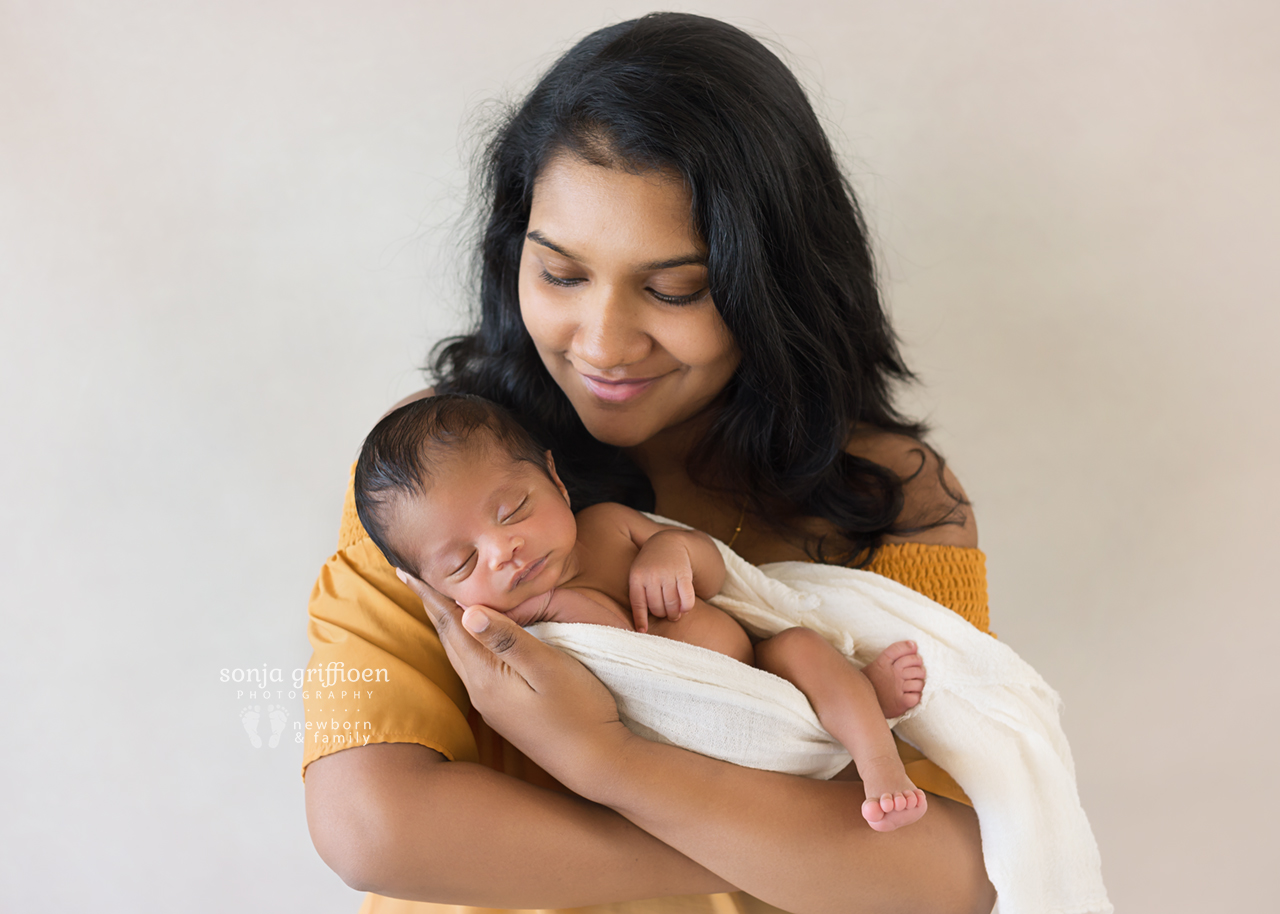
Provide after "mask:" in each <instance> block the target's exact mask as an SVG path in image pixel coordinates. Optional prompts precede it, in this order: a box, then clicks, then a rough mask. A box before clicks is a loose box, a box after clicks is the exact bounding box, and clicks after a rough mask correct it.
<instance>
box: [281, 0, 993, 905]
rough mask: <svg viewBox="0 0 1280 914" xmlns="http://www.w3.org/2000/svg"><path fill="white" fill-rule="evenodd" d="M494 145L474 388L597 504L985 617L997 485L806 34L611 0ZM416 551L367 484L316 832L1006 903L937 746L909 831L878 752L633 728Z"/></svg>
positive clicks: (480, 857)
mask: <svg viewBox="0 0 1280 914" xmlns="http://www.w3.org/2000/svg"><path fill="white" fill-rule="evenodd" d="M487 165H488V172H487V178H488V190H489V191H490V194H491V204H492V208H491V211H490V216H489V220H488V225H487V228H486V232H485V234H484V237H483V240H482V244H481V248H480V263H479V266H480V272H481V321H480V325H479V328H478V330H477V331H476V332H475V333H474V334H472V335H470V336H466V337H462V338H460V339H457V340H454V341H452V342H450V343H449V344H448V345H446V346H445V348H444V349H443V350H442V351H441V354H440V356H439V359H438V361H437V365H436V369H437V375H438V377H439V382H440V385H441V387H442V388H444V389H450V390H464V391H469V392H474V393H479V394H482V395H484V396H487V397H490V398H492V399H495V400H498V401H500V402H502V403H504V404H505V405H506V406H508V407H509V408H510V409H512V410H513V411H514V412H515V413H516V414H517V415H519V416H520V417H521V419H522V421H524V422H526V423H527V425H528V426H529V427H530V429H531V430H532V431H533V432H534V433H535V435H536V436H538V437H540V438H541V439H542V441H543V442H544V443H545V444H546V446H548V447H550V448H551V449H552V450H553V451H554V452H555V459H556V465H557V467H559V468H561V469H562V475H563V476H564V478H565V482H566V483H567V485H568V486H569V488H570V491H571V494H572V496H573V499H574V505H575V507H583V506H585V505H586V504H590V503H592V502H595V501H601V500H606V499H608V500H616V501H623V502H626V503H628V504H631V505H632V506H635V507H640V508H645V509H649V510H654V511H656V512H657V513H659V514H662V515H665V516H667V517H671V518H674V519H676V520H679V521H682V522H684V523H687V524H690V525H692V526H695V527H698V528H700V529H703V530H706V531H708V532H710V533H712V534H714V535H716V536H718V537H720V538H721V539H723V540H725V541H726V542H729V543H730V544H731V546H732V548H734V549H735V550H736V551H737V552H739V553H740V554H741V555H742V556H744V557H745V558H747V559H748V560H750V561H753V562H757V563H764V562H771V561H780V560H786V559H800V560H817V561H834V562H841V563H849V562H854V563H861V564H864V565H867V566H868V567H871V568H872V569H874V570H877V571H880V572H881V573H886V574H889V575H891V576H894V577H897V578H898V579H899V580H902V581H903V582H904V583H907V584H909V585H911V586H916V587H917V589H921V590H924V592H926V593H928V594H929V595H930V596H933V597H934V598H935V599H938V600H939V601H940V602H944V603H947V604H948V605H951V606H952V607H953V608H956V609H957V610H959V611H963V612H965V613H966V615H968V616H969V617H970V618H971V621H975V622H976V623H978V624H979V625H980V626H982V627H985V622H986V620H985V582H984V580H983V578H982V566H981V554H980V553H978V552H977V550H976V548H975V547H976V545H977V534H976V528H975V526H974V521H973V518H972V515H971V514H970V512H969V510H968V506H967V502H966V501H965V500H964V496H963V493H962V491H961V490H960V488H959V486H958V484H957V483H956V482H955V480H954V479H953V478H952V477H951V476H950V474H949V473H948V472H947V471H946V470H945V468H944V467H943V466H942V465H941V462H940V461H939V460H938V459H937V458H936V456H934V455H933V454H932V452H931V451H929V450H928V449H927V448H925V447H924V446H923V445H921V444H920V443H919V435H920V433H921V427H920V426H918V425H914V424H911V423H910V422H908V421H906V420H905V419H903V418H902V417H901V416H900V415H899V414H897V413H896V412H895V411H894V409H893V407H892V404H891V400H890V385H891V383H892V382H894V381H897V380H904V379H907V378H909V377H910V375H909V372H908V371H907V369H906V367H905V366H904V365H903V363H902V361H901V360H900V358H899V356H898V354H897V351H896V347H895V345H894V341H893V336H892V333H891V331H890V329H889V327H888V325H887V322H886V320H885V318H884V315H883V312H882V310H881V307H880V303H879V300H878V296H877V292H876V287H875V283H874V277H873V270H872V261H871V257H870V254H869V251H868V248H867V245H866V242H865V238H864V234H863V230H862V226H861V220H860V217H859V214H858V211H857V209H856V206H855V203H854V200H853V197H852V194H851V193H850V192H849V189H848V186H847V184H846V183H845V181H844V180H843V178H842V177H841V175H840V173H839V171H838V168H837V166H836V165H835V162H834V157H833V155H832V153H831V150H830V147H829V145H828V143H827V140H826V137H825V135H824V134H823V132H822V129H821V127H820V126H819V125H818V122H817V120H816V118H815V116H814V114H813V112H812V109H811V108H810V106H809V104H808V102H807V100H806V99H805V97H804V94H803V92H802V90H801V89H800V88H799V86H798V84H797V83H796V81H795V79H794V77H793V76H792V74H791V73H790V72H789V71H788V70H787V69H786V67H785V66H784V65H783V64H782V63H781V62H780V61H779V60H778V59H777V58H776V57H774V56H773V55H772V54H771V53H770V52H769V51H767V50H766V49H765V48H764V47H763V46H762V45H760V44H759V43H758V42H757V41H755V40H754V39H752V38H750V37H749V36H747V35H746V34H745V33H743V32H741V31H739V30H737V29H735V28H733V27H731V26H728V25H725V24H723V23H719V22H716V21H714V20H708V19H703V18H700V17H695V16H687V15H677V14H657V15H653V16H648V17H645V18H643V19H639V20H635V21H632V22H627V23H622V24H620V25H616V26H612V27H610V28H606V29H602V30H601V31H599V32H596V33H594V34H593V35H591V36H589V37H588V38H586V39H584V40H583V41H582V42H580V43H579V44H578V45H577V46H576V47H574V48H573V49H572V50H571V51H569V53H568V54H566V55H565V56H564V57H563V58H562V59H561V60H560V61H558V62H557V64H556V65H555V66H554V67H553V68H552V69H551V70H550V71H549V72H548V73H547V75H546V76H544V77H543V79H542V81H541V82H540V83H539V84H538V86H537V87H536V88H535V89H534V90H533V92H532V93H531V94H530V96H529V98H528V99H526V100H525V102H524V104H523V105H522V107H521V108H520V109H519V110H518V111H517V112H516V113H515V114H514V115H513V116H512V118H511V120H510V121H509V122H508V123H506V124H505V125H504V126H503V127H502V129H501V131H500V133H499V134H498V136H497V137H496V139H495V140H494V142H493V144H492V146H491V147H490V150H489V156H488V159H487ZM868 563H869V565H868ZM403 580H404V583H403V584H402V583H401V582H400V581H397V579H396V576H395V572H394V571H393V570H392V569H390V568H389V567H388V566H387V565H386V562H385V560H383V559H382V557H381V555H380V554H378V553H377V551H376V549H375V548H374V547H372V545H371V543H370V542H369V540H368V538H367V536H365V535H364V533H363V531H362V530H360V529H359V525H358V522H356V521H355V519H354V517H353V511H352V510H351V507H350V502H349V503H348V510H347V512H346V516H345V517H344V523H343V531H342V533H341V535H340V549H339V552H338V553H337V554H336V555H335V556H334V558H333V559H331V560H330V562H329V564H328V565H326V568H325V570H324V571H323V572H322V574H321V578H320V580H319V582H318V583H317V587H316V591H315V593H314V594H313V598H312V604H311V617H312V618H311V637H312V643H313V645H314V646H315V648H316V654H315V657H314V658H313V667H320V668H324V669H328V670H334V669H341V670H343V671H345V673H344V674H341V675H337V676H335V675H333V674H330V676H329V680H328V681H327V683H326V687H325V688H323V689H319V690H313V691H311V692H310V693H309V697H308V702H309V704H308V719H309V722H308V726H309V728H311V729H309V731H308V740H307V745H308V749H307V756H306V760H307V762H308V763H309V765H308V767H307V768H306V770H305V775H306V787H307V808H308V821H309V823H310V827H311V831H312V836H313V839H314V841H315V844H316V847H317V849H318V850H319V852H320V854H321V856H322V857H323V858H324V859H325V861H326V862H328V863H329V865H330V866H332V867H333V868H334V869H335V870H336V871H337V872H338V873H339V874H340V875H342V877H343V878H344V879H345V880H346V881H347V882H348V883H349V884H351V885H353V886H357V887H361V888H366V889H369V890H371V891H373V892H375V893H378V895H382V896H395V897H397V898H407V899H422V900H430V901H434V902H439V903H443V904H445V905H475V906H483V907H488V908H520V909H529V908H535V909H547V908H564V907H579V906H587V905H607V906H608V907H604V908H599V909H598V910H611V911H619V912H620V911H628V912H631V911H634V912H659V911H661V912H670V911H691V912H692V911H730V910H748V911H754V910H772V909H771V908H769V907H768V905H765V904H762V903H761V902H759V901H757V900H755V899H756V898H759V899H764V900H765V901H767V902H769V903H771V904H772V905H776V906H777V907H779V908H782V909H784V910H788V911H796V912H809V911H861V910H867V911H873V910H874V911H882V910H886V909H893V908H904V909H912V910H917V909H925V910H931V911H952V910H954V911H966V912H968V911H982V912H984V914H985V912H986V911H989V910H990V909H991V905H992V903H993V901H994V893H993V891H992V889H991V887H990V884H989V883H988V881H987V879H986V875H985V872H984V870H983V865H982V857H981V848H980V842H979V836H978V827H977V820H976V817H975V816H974V814H973V811H972V809H971V808H969V807H968V806H966V805H964V797H963V794H962V793H959V791H958V789H957V788H956V787H955V785H954V782H951V781H950V779H949V778H947V777H946V775H945V773H943V772H941V771H940V770H938V769H936V767H935V766H931V765H930V763H928V762H927V761H926V760H923V759H921V758H920V757H919V755H918V754H916V755H915V756H910V755H904V758H905V759H906V760H907V761H908V762H909V770H910V773H911V775H912V777H913V779H914V780H915V782H916V783H917V784H919V785H920V786H922V787H924V788H925V789H926V790H930V791H931V792H934V793H935V797H931V798H930V805H929V812H928V814H927V815H926V816H925V817H924V818H923V819H921V820H920V821H919V822H917V823H916V824H915V825H913V826H912V827H911V828H908V829H902V830H900V831H898V832H894V833H892V834H889V835H883V834H877V833H875V832H872V831H871V830H870V829H869V828H867V827H866V826H865V823H864V822H863V821H862V819H861V817H860V816H859V815H858V812H857V810H858V807H859V805H860V803H861V801H862V800H863V793H862V790H861V785H860V783H859V782H858V781H857V780H856V772H849V773H847V775H846V776H845V777H844V778H837V779H835V780H832V781H829V782H821V781H812V780H807V779H803V778H794V777H788V776H785V775H779V774H774V773H770V772H763V771H755V770H747V769H742V768H737V767H735V766H733V765H728V764H725V763H721V762H718V761H713V760H710V759H707V758H705V757H702V756H698V755H695V754H693V753H689V752H686V751H683V750H680V749H676V748H674V747H671V746H663V745H657V744H654V743H649V742H647V741H645V740H642V739H639V738H637V737H634V736H632V735H631V734H630V733H629V732H627V731H626V730H625V728H623V727H622V725H621V724H620V723H619V722H618V718H617V710H616V707H615V705H614V703H613V701H612V699H611V698H610V696H609V695H608V693H607V692H606V691H605V690H604V689H603V687H602V686H601V685H600V684H599V682H598V681H596V680H595V679H594V677H592V676H591V675H590V674H589V673H587V672H586V671H585V669H583V668H582V667H581V666H580V665H578V664H577V663H575V662H573V661H571V660H569V659H568V658H567V657H565V656H564V655H562V654H560V653H558V652H556V651H554V650H552V649H550V648H548V647H546V646H544V645H541V644H540V643H539V642H537V641H536V640H534V639H533V638H531V637H530V636H528V635H527V634H526V633H524V632H523V631H522V630H520V629H519V628H518V627H515V626H514V625H512V624H511V623H510V622H509V621H508V620H506V619H505V618H503V617H501V616H497V615H495V614H491V613H486V612H485V611H483V610H479V609H472V610H469V611H468V612H467V614H466V615H465V616H464V615H463V614H462V613H461V612H460V611H459V610H458V609H457V608H456V607H450V606H446V605H445V601H443V600H441V599H440V598H439V597H438V595H435V594H434V593H432V592H431V591H430V590H429V589H427V588H425V587H424V586H423V585H421V584H420V583H418V582H416V581H413V580H411V579H403ZM437 633H438V637H437ZM339 665H341V666H340V667H339ZM368 670H372V671H373V672H372V673H369V672H365V671H368ZM381 670H386V671H387V672H386V673H385V674H381V673H380V672H379V671H381ZM353 673H354V674H355V678H354V679H353V678H352V675H351V674H353ZM371 680H372V682H373V685H372V688H371V687H370V682H371ZM388 680H389V681H388ZM339 683H340V684H339ZM353 683H354V685H353ZM329 686H332V688H330V687H329ZM469 704H470V705H472V706H473V710H472V712H471V720H470V726H468V721H467V714H466V709H467V708H468V706H469ZM476 711H479V712H480V714H482V715H483V718H484V720H483V721H481V720H480V719H479V717H478V715H477V714H476V713H475V712H476ZM490 728H491V729H490ZM335 730H336V731H338V732H336V733H335V732H334V731H335ZM495 731H496V733H495ZM497 733H500V734H502V735H503V737H505V738H506V740H508V741H509V742H504V741H503V740H502V739H501V738H500V737H498V736H497V735H496V734H497ZM512 744H515V745H516V746H519V748H520V749H521V750H523V753H524V754H523V755H522V754H520V753H519V752H516V751H515V749H514V748H513V746H512ZM904 751H906V750H904ZM476 762H482V763H483V764H476ZM548 773H549V775H550V777H549V776H548ZM557 781H558V783H557ZM560 785H563V787H567V788H568V789H569V790H570V791H572V794H570V793H567V792H565V791H564V790H563V788H562V787H560ZM573 794H577V796H574V795H573ZM948 795H949V796H951V797H953V798H954V799H947V796H948ZM583 798H585V800H584V799H583ZM587 801H592V802H587ZM735 890H743V891H744V892H746V893H749V896H748V895H744V894H741V893H738V894H733V895H729V894H724V893H732V892H735ZM750 896H755V898H752V897H750ZM642 899H661V900H650V901H643V900H642ZM366 910H367V911H371V912H372V911H377V912H386V911H393V910H405V911H408V910H421V911H428V910H435V911H440V910H443V909H442V908H440V907H439V906H434V907H433V906H431V905H423V906H417V905H410V904H409V903H408V902H398V901H391V900H389V899H386V898H378V897H375V896H370V900H369V901H368V902H367V903H366ZM450 910H456V908H451V909H450Z"/></svg>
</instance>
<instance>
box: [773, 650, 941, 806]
mask: <svg viewBox="0 0 1280 914" xmlns="http://www.w3.org/2000/svg"><path fill="white" fill-rule="evenodd" d="M756 661H757V663H758V664H759V665H760V668H761V669H764V670H768V671H769V672H770V673H773V674H774V675H777V676H781V677H782V678H783V679H786V680H787V681H788V682H790V683H791V684H792V685H794V686H795V687H796V688H798V689H799V690H800V691H801V692H803V693H804V695H805V697H806V698H808V699H809V703H810V704H811V705H813V709H814V711H816V712H817V714H818V720H820V721H821V722H822V726H824V727H826V728H827V731H828V732H829V733H830V734H831V735H832V736H834V737H835V738H836V739H838V740H840V742H841V743H842V744H843V745H844V747H845V748H846V749H848V750H849V754H850V755H852V756H853V761H854V763H855V764H856V765H857V766H858V774H859V776H860V777H861V778H862V783H863V786H864V789H865V790H866V795H867V800H866V802H865V803H863V804H862V815H863V818H865V819H866V820H867V822H868V823H869V824H870V825H871V827H872V828H874V829H875V830H876V831H892V830H893V829H895V828H900V827H902V826H904V825H910V824H911V823H912V822H914V821H916V820H917V819H919V818H920V817H921V816H922V815H924V812H925V809H926V807H927V805H928V803H927V801H926V799H925V793H924V791H923V790H920V789H919V788H918V787H916V786H915V784H913V783H911V779H910V778H909V777H907V772H906V771H905V770H904V769H903V767H902V760H901V759H900V758H899V757H898V750H897V747H896V746H895V745H894V742H893V734H892V733H891V732H890V731H889V727H888V725H887V724H886V723H885V718H884V712H883V711H882V710H881V709H880V700H879V699H878V698H877V696H876V690H875V688H874V687H873V686H872V684H871V681H870V680H869V679H867V677H866V676H864V675H863V674H862V672H861V671H860V670H858V669H857V668H856V667H854V666H853V664H851V663H849V661H848V660H846V659H845V658H844V657H843V656H842V655H841V654H840V652H839V651H837V650H836V649H835V648H833V647H832V646H831V645H830V644H828V643H827V642H826V641H824V640H823V639H822V637H821V636H820V635H817V634H815V633H814V632H811V631H809V630H808V629H805V628H790V629H787V630H786V631H784V632H780V633H779V634H777V635H775V636H774V637H772V638H770V639H769V640H767V641H761V642H760V643H759V644H757V645H756Z"/></svg>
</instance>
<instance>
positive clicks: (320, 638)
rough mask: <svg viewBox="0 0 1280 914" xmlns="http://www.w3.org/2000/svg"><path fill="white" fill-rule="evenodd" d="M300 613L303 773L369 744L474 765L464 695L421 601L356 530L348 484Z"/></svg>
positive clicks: (473, 742)
mask: <svg viewBox="0 0 1280 914" xmlns="http://www.w3.org/2000/svg"><path fill="white" fill-rule="evenodd" d="M308 613H309V620H308V626H307V633H308V636H309V637H310V639H311V646H312V651H313V652H312V655H311V662H310V663H309V664H308V666H307V669H306V681H305V682H304V683H303V700H304V702H305V704H306V717H307V722H306V732H305V748H304V752H303V761H302V768H303V772H304V774H305V772H306V767H307V765H309V764H311V763H312V762H313V761H315V760H316V759H318V758H322V757H323V756H326V755H328V754H330V753H332V752H338V751H341V750H342V749H347V748H351V747H353V746H364V745H368V744H370V743H417V744H419V745H422V746H427V747H429V748H431V749H435V750H436V751H437V752H440V753H441V754H443V755H444V756H445V757H446V758H448V759H451V760H455V761H477V760H478V753H477V748H476V740H475V737H474V735H473V734H472V730H471V727H470V726H468V722H467V714H468V712H469V711H470V702H469V701H468V699H467V693H466V689H465V688H463V685H462V681H461V680H460V679H459V678H458V676H457V674H456V673H455V672H454V671H453V667H452V666H450V664H449V660H448V657H447V656H446V655H445V652H444V647H443V645H441V643H440V639H439V638H438V637H437V636H436V632H435V629H434V628H433V627H432V625H431V623H430V622H429V621H428V620H427V615H426V611H425V610H424V609H423V608H422V602H421V601H420V600H419V599H418V597H417V595H415V594H414V593H413V591H411V590H409V588H408V587H406V586H405V585H404V584H402V583H401V582H400V579H399V578H397V577H396V575H395V571H394V569H392V568H391V566H390V565H389V564H388V563H387V561H386V559H385V558H383V556H382V553H381V552H380V551H379V550H378V547H377V546H375V545H374V544H373V541H372V540H371V539H369V535H368V534H367V533H365V531H364V528H363V527H362V526H361V525H360V519H359V517H358V516H357V515H356V511H355V502H354V499H353V496H352V490H351V484H350V482H348V484H347V496H346V500H345V504H344V505H343V511H342V526H341V529H340V531H339V534H338V551H337V552H336V553H334V555H333V556H332V557H331V558H330V559H329V560H328V561H327V562H325V565H324V567H323V568H322V569H321V570H320V576H319V578H318V579H317V581H316V585H315V588H314V589H313V590H312V591H311V601H310V604H309V606H308Z"/></svg>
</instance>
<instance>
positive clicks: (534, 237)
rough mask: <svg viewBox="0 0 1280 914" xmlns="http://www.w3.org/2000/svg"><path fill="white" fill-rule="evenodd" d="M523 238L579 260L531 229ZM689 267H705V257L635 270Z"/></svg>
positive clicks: (655, 263)
mask: <svg viewBox="0 0 1280 914" xmlns="http://www.w3.org/2000/svg"><path fill="white" fill-rule="evenodd" d="M525 237H526V238H528V239H529V240H530V241H532V242H533V243H534V244H540V245H542V246H543V247H544V248H550V249H551V250H553V251H555V252H556V253H557V254H559V255H560V256H561V257H568V258H569V259H570V260H578V259H579V258H578V257H577V256H576V255H574V254H571V253H569V252H568V251H566V250H565V249H564V248H562V247H560V245H558V244H556V243H555V242H554V241H552V240H551V239H550V238H548V237H547V236H546V235H544V234H542V232H540V231H538V230H537V229H533V230H532V231H530V232H528V233H527V234H526V235H525ZM690 265H694V266H699V267H705V266H706V265H707V258H706V255H704V254H697V253H694V254H685V255H683V256H681V257H672V258H671V259H670V260H654V261H651V262H650V263H642V264H640V266H638V267H637V268H636V269H637V270H640V271H649V270H670V269H673V268H675V267H687V266H690Z"/></svg>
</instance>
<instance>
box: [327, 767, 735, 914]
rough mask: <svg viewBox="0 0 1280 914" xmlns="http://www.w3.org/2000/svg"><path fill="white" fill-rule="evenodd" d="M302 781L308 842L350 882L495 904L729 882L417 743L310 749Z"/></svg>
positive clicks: (578, 805)
mask: <svg viewBox="0 0 1280 914" xmlns="http://www.w3.org/2000/svg"><path fill="white" fill-rule="evenodd" d="M306 788H307V818H308V822H309V824H310V827H311V832H312V838H313V840H314V842H315V845H316V848H317V850H319V852H320V855H321V856H322V857H323V858H324V860H325V862H326V863H328V864H329V865H330V866H331V867H332V868H333V869H334V870H335V871H336V872H337V873H338V874H339V875H340V876H342V878H343V879H344V880H345V881H346V882H347V883H348V884H349V885H351V886H352V887H353V888H359V889H362V890H366V891H372V892H377V893H378V894H383V895H390V896H394V897H397V898H408V899H414V900H420V901H435V902H441V903H446V904H466V905H475V906H478V907H494V908H561V907H578V906H582V905H588V904H601V903H607V902H616V901H626V900H631V899H636V898H649V897H656V896H662V895H681V894H697V893H707V892H723V891H732V887H731V886H729V885H728V884H727V883H725V882H724V881H723V880H721V879H719V878H718V877H716V876H714V875H713V874H712V873H710V872H709V871H707V870H706V869H704V868H703V867H701V866H699V865H698V864H695V863H693V862H692V861H691V860H689V859H688V858H687V857H685V856H683V855H682V854H680V853H678V852H677V851H675V850H673V849H672V848H670V847H668V846H667V845H665V844H663V843H662V842H660V841H658V840H657V839H656V838H654V837H652V836H651V835H649V834H647V833H645V832H644V831H642V830H641V829H640V828H638V827H636V826H635V825H633V824H632V823H630V822H628V821H627V820H626V819H624V818H622V817H621V816H619V815H618V814H617V813H615V812H613V811H611V810H609V809H607V808H604V807H602V806H598V805H595V804H593V803H588V802H586V801H584V800H581V799H578V798H575V797H570V796H566V795H564V794H559V793H554V792H552V791H547V790H542V789H540V788H537V787H533V786H530V785H528V784H525V783H522V782H520V781H517V780H515V779H514V778H510V777H507V776H505V775H502V774H499V773H497V772H495V771H492V770H490V769H488V768H485V767H483V766H481V765H474V764H469V763H465V762H448V761H445V760H444V759H443V757H442V756H441V755H439V754H438V753H436V752H433V751H432V750H430V749H427V748H425V747H423V746H418V745H413V744H407V743H392V744H381V745H372V746H365V747H361V748H359V749H348V750H345V751H343V752H339V753H336V754H335V755H332V756H328V757H326V758H323V759H319V760H317V761H315V762H312V764H311V765H310V766H309V767H308V769H307V779H306Z"/></svg>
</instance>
